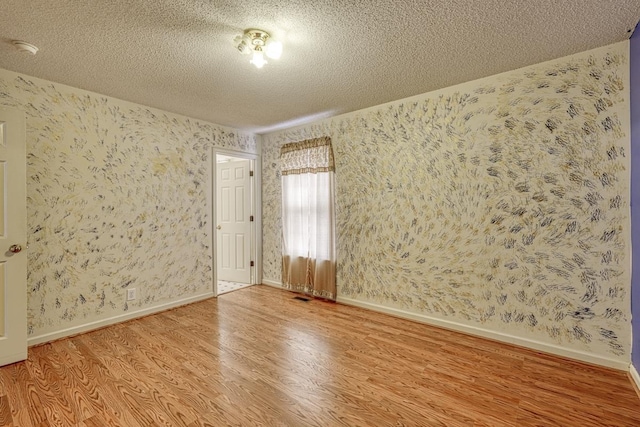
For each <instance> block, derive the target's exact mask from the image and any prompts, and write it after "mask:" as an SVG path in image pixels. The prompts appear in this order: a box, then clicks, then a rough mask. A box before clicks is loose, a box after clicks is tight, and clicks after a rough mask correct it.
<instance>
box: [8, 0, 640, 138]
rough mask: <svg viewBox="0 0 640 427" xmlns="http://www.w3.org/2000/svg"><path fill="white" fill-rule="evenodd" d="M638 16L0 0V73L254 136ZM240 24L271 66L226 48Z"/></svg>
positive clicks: (563, 48) (353, 2) (601, 1)
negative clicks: (260, 43) (266, 35)
mask: <svg viewBox="0 0 640 427" xmlns="http://www.w3.org/2000/svg"><path fill="white" fill-rule="evenodd" d="M639 18H640V1H638V0H510V1H508V0H477V1H472V0H467V1H463V0H396V1H382V0H379V1H376V0H333V1H331V0H313V1H291V0H260V1H257V0H243V1H232V0H223V1H215V0H210V1H206V0H104V1H86V0H85V1H83V0H2V8H1V9H0V68H5V69H9V70H13V71H17V72H21V73H25V74H28V75H31V76H36V77H41V78H44V79H48V80H52V81H54V82H59V83H64V84H68V85H71V86H75V87H79V88H83V89H87V90H91V91H95V92H98V93H102V94H106V95H110V96H114V97H116V98H121V99H125V100H129V101H133V102H136V103H139V104H144V105H148V106H153V107H157V108H160V109H163V110H167V111H171V112H175V113H180V114H184V115H186V116H190V117H195V118H199V119H204V120H208V121H211V122H214V123H218V124H222V125H228V126H233V127H236V128H240V129H244V130H251V131H256V132H264V131H267V130H270V129H276V128H282V127H286V126H288V125H293V124H299V123H303V122H304V121H308V120H311V119H317V118H319V117H325V116H329V115H335V114H340V113H345V112H348V111H353V110H357V109H361V108H365V107H369V106H373V105H378V104H382V103H384V102H388V101H393V100H397V99H400V98H404V97H407V96H411V95H417V94H419V93H423V92H428V91H431V90H435V89H439V88H442V87H447V86H451V85H454V84H457V83H461V82H465V81H469V80H473V79H477V78H480V77H484V76H488V75H492V74H496V73H500V72H503V71H507V70H512V69H515V68H520V67H523V66H526V65H530V64H534V63H538V62H542V61H545V60H549V59H553V58H557V57H561V56H565V55H569V54H572V53H576V52H580V51H584V50H588V49H591V48H595V47H598V46H603V45H607V44H611V43H614V42H618V41H622V40H625V39H628V38H629V36H630V34H631V33H630V31H631V30H632V29H633V28H634V26H635V25H636V23H637V22H638V19H639ZM250 27H258V28H262V29H264V30H266V31H269V32H271V34H272V35H273V36H274V37H275V38H277V39H279V40H281V41H282V42H283V45H284V53H283V55H282V58H281V59H280V60H278V61H274V60H270V61H269V64H267V65H266V66H265V67H264V68H262V69H260V70H259V69H256V68H255V67H254V66H253V65H251V64H249V57H247V56H242V55H240V54H239V53H238V52H237V51H236V49H235V46H234V44H233V38H234V37H235V36H236V35H238V34H240V33H242V31H243V30H244V29H246V28H250ZM12 39H20V40H25V41H28V42H30V43H33V44H35V45H36V46H38V47H39V48H40V52H39V53H38V54H37V55H36V56H31V55H28V54H25V53H20V52H18V51H17V50H16V49H15V48H14V47H13V46H12V45H11V44H10V40H12Z"/></svg>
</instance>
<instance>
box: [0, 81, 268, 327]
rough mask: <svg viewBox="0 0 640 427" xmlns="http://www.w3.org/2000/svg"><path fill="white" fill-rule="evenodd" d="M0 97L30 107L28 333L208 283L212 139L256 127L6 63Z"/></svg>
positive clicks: (206, 287)
mask: <svg viewBox="0 0 640 427" xmlns="http://www.w3.org/2000/svg"><path fill="white" fill-rule="evenodd" d="M0 106H7V107H13V108H17V109H21V110H24V111H26V116H27V215H28V218H27V225H28V243H29V252H28V279H27V285H28V316H29V319H28V331H29V334H30V335H31V336H34V335H41V334H45V333H49V332H55V331H58V330H61V329H65V328H68V327H70V326H75V325H80V324H84V323H88V322H91V321H96V320H100V319H103V318H107V317H110V316H113V315H117V314H122V313H124V312H127V311H129V310H139V309H142V308H145V307H147V306H151V305H154V304H157V303H160V302H168V301H172V300H176V299H180V298H186V297H189V296H193V295H198V294H204V293H206V292H209V291H211V289H212V271H211V265H212V260H211V256H210V252H209V251H210V248H209V243H208V242H209V234H210V218H209V212H208V210H207V192H208V191H210V189H209V188H207V179H208V173H209V172H208V165H207V159H208V154H209V150H210V147H211V146H217V147H228V148H233V149H236V150H240V151H247V152H256V150H257V146H256V140H255V137H254V136H253V135H250V134H243V133H239V132H237V131H235V130H233V129H229V128H224V127H220V126H216V125H212V124H209V123H205V122H201V121H197V120H193V119H189V118H186V117H181V116H177V115H174V114H170V113H166V112H162V111H159V110H156V109H152V108H146V107H143V106H140V105H135V104H131V103H127V102H123V101H119V100H116V99H113V98H108V97H105V96H101V95H97V94H94V93H89V92H85V91H82V90H79V89H73V88H70V87H67V86H64V85H59V84H55V83H51V82H46V81H43V80H39V79H35V78H30V77H26V76H23V75H19V74H16V73H12V72H9V71H5V70H0ZM129 288H136V290H137V293H138V298H137V299H136V300H134V301H130V302H126V301H125V299H126V298H125V294H126V290H127V289H129Z"/></svg>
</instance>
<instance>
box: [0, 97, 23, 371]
mask: <svg viewBox="0 0 640 427" xmlns="http://www.w3.org/2000/svg"><path fill="white" fill-rule="evenodd" d="M26 179H27V177H26V142H25V117H24V113H23V112H22V111H18V110H10V109H3V108H0V366H2V365H8V364H10V363H14V362H18V361H20V360H24V359H26V358H27V253H26V246H27V207H26V203H27V198H26V192H27V191H26Z"/></svg>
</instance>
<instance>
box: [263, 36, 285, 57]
mask: <svg viewBox="0 0 640 427" xmlns="http://www.w3.org/2000/svg"><path fill="white" fill-rule="evenodd" d="M266 49H267V56H268V57H269V58H272V59H278V58H280V55H282V43H280V42H277V41H275V40H271V39H269V40H268V41H267V46H266Z"/></svg>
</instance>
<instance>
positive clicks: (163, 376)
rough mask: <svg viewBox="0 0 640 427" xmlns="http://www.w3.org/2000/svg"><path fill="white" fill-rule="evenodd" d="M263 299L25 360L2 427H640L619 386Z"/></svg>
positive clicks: (427, 333) (124, 327)
mask: <svg viewBox="0 0 640 427" xmlns="http://www.w3.org/2000/svg"><path fill="white" fill-rule="evenodd" d="M293 296H294V294H291V293H289V292H285V291H280V290H277V289H273V288H268V287H266V286H254V287H251V288H246V289H242V290H239V291H235V292H232V293H229V294H226V295H222V296H220V297H219V298H217V299H210V300H207V301H203V302H199V303H196V304H192V305H189V306H185V307H181V308H178V309H174V310H171V311H167V312H164V313H160V314H157V315H153V316H148V317H145V318H142V319H138V320H133V321H129V322H126V323H123V324H119V325H116V326H111V327H108V328H104V329H100V330H97V331H94V332H90V333H87V334H83V335H79V336H76V337H72V338H67V339H62V340H59V341H56V342H53V343H50V344H45V345H41V346H37V347H32V348H30V349H29V358H28V360H27V361H25V362H21V363H16V364H13V365H9V366H6V367H3V368H0V426H38V427H45V426H82V427H96V426H126V427H137V426H188V427H204V426H226V425H234V426H260V425H263V426H448V427H450V426H600V425H607V426H640V399H639V398H638V396H637V395H636V393H635V391H634V388H633V386H632V384H631V382H630V381H629V379H628V377H627V374H626V373H625V372H621V371H615V370H610V369H606V368H601V367H597V366H592V365H588V364H583V363H580V362H575V361H571V360H567V359H562V358H559V357H554V356H550V355H545V354H538V353H536V352H533V351H529V350H526V349H522V348H517V347H513V346H509V345H506V344H501V343H497V342H493V341H488V340H484V339H481V338H476V337H473V336H469V335H464V334H459V333H455V332H449V331H445V330H442V329H438V328H434V327H429V326H426V325H423V324H419V323H414V322H411V321H406V320H401V319H397V318H393V317H389V316H386V315H382V314H378V313H374V312H370V311H366V310H361V309H358V308H354V307H348V306H343V305H339V304H333V303H328V302H323V301H319V300H312V301H309V302H302V301H298V300H294V299H293Z"/></svg>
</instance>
